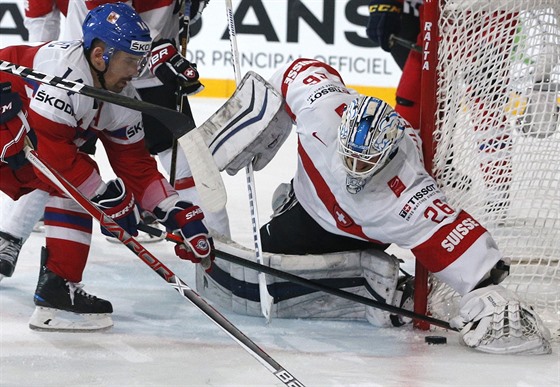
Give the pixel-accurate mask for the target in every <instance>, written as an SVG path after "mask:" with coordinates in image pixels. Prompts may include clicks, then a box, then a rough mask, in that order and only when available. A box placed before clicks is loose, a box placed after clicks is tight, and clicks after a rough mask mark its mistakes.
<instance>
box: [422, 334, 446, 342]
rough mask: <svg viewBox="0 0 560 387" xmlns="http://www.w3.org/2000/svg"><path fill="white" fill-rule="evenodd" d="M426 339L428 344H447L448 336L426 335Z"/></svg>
mask: <svg viewBox="0 0 560 387" xmlns="http://www.w3.org/2000/svg"><path fill="white" fill-rule="evenodd" d="M424 341H425V342H426V343H428V344H447V337H443V336H426V337H425V338H424Z"/></svg>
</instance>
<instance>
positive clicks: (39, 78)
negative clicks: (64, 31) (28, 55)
mask: <svg viewBox="0 0 560 387" xmlns="http://www.w3.org/2000/svg"><path fill="white" fill-rule="evenodd" d="M0 71H4V72H7V73H10V74H13V75H16V76H19V77H22V78H25V79H30V80H32V81H36V82H41V83H44V84H47V85H50V86H54V87H58V88H59V89H64V90H68V91H70V92H72V93H77V94H81V95H85V96H88V97H91V98H95V99H97V100H100V101H104V102H109V103H113V104H115V105H119V106H123V107H126V108H129V109H132V110H137V111H140V112H143V113H146V114H149V115H151V116H152V117H154V118H155V119H157V120H158V121H160V122H161V123H162V124H163V125H164V126H165V127H167V129H168V130H169V131H170V132H171V133H172V134H173V136H174V137H175V138H176V139H178V143H179V145H180V146H181V147H182V148H183V150H184V152H185V155H186V157H187V160H188V162H189V166H190V167H191V172H192V174H193V178H194V180H195V182H196V186H197V189H198V190H199V192H200V198H201V200H202V202H203V207H204V208H205V209H206V210H207V211H210V212H212V211H217V210H219V209H221V208H224V207H225V205H226V200H227V195H226V190H225V187H224V182H223V181H222V177H221V175H220V171H219V170H218V167H217V166H216V163H215V162H214V159H213V158H212V155H211V154H210V151H209V150H208V147H207V146H206V144H205V143H204V139H203V138H202V136H201V135H200V133H199V132H198V131H197V130H193V129H195V128H196V125H195V123H194V120H193V118H192V115H190V116H187V115H185V114H183V113H180V112H178V111H175V110H171V109H168V108H165V107H162V106H158V105H154V104H151V103H148V102H144V101H139V100H137V99H134V98H129V97H125V96H123V95H119V94H116V93H112V92H110V91H107V90H103V89H98V88H95V87H92V86H88V85H84V84H83V83H78V82H74V81H70V80H68V79H65V78H62V77H56V76H53V75H49V74H44V73H41V72H39V71H36V70H34V69H31V68H28V67H25V66H20V65H17V64H14V63H10V62H7V61H5V60H0Z"/></svg>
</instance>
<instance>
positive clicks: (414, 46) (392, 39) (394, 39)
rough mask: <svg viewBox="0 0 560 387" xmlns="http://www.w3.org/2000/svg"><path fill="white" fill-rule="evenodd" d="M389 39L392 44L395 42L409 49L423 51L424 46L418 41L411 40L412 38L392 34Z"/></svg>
mask: <svg viewBox="0 0 560 387" xmlns="http://www.w3.org/2000/svg"><path fill="white" fill-rule="evenodd" d="M389 41H390V42H391V46H393V45H394V44H395V43H397V44H398V45H400V46H403V47H405V48H408V49H409V50H412V51H416V52H419V53H422V47H420V46H419V45H417V44H416V43H413V42H411V41H410V40H406V39H403V38H399V37H398V36H396V35H391V36H389Z"/></svg>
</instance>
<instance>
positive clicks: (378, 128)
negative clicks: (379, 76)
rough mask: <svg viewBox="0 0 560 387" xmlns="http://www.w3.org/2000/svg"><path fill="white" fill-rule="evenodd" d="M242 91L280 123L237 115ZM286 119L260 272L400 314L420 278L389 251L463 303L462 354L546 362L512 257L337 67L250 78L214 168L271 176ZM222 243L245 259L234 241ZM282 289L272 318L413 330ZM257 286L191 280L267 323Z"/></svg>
mask: <svg viewBox="0 0 560 387" xmlns="http://www.w3.org/2000/svg"><path fill="white" fill-rule="evenodd" d="M256 90H259V91H256ZM245 93H247V95H251V96H253V100H251V105H252V106H254V108H253V109H252V110H253V114H254V115H255V116H259V117H262V116H263V115H264V114H263V113H262V112H263V111H265V110H266V111H272V112H273V113H271V115H272V117H273V118H272V121H271V123H270V124H269V123H268V122H266V121H265V122H261V123H260V124H248V123H249V122H253V123H254V122H257V121H258V120H256V119H252V120H251V119H249V118H247V119H246V120H245V119H241V115H242V114H243V115H246V116H250V115H251V113H248V110H251V109H248V108H247V106H248V104H249V102H245V103H244V104H243V101H249V100H250V99H249V98H240V95H243V94H245ZM259 95H260V97H259ZM255 96H257V97H255ZM274 96H278V97H277V98H273V97H274ZM265 97H266V98H265ZM267 100H268V101H269V102H268V104H267V103H266V102H265V103H262V105H261V104H259V103H258V101H267ZM265 105H266V106H265ZM288 118H289V119H288ZM292 122H293V123H294V124H295V125H296V132H297V136H298V149H297V156H298V164H297V170H296V172H295V176H294V178H293V181H292V183H291V184H290V185H282V186H281V187H280V189H279V190H277V193H276V196H275V198H274V200H273V202H274V203H273V207H274V213H273V216H272V220H271V221H270V222H269V223H267V224H266V225H264V226H263V227H262V228H261V230H260V234H261V239H262V245H263V251H265V252H268V253H267V254H265V262H266V261H268V264H269V265H270V266H273V267H276V268H279V269H282V270H286V271H289V272H292V273H295V274H298V275H302V276H304V277H307V278H315V279H321V280H324V281H329V283H330V284H331V286H337V287H346V288H349V290H350V291H354V292H358V293H361V294H362V295H363V294H367V295H368V296H369V297H372V298H375V299H376V300H378V301H383V302H386V303H388V304H393V305H397V306H401V307H405V308H406V307H410V306H411V305H410V298H411V291H410V284H411V282H412V281H411V279H410V278H406V277H405V278H399V262H398V260H397V259H395V258H394V257H393V256H390V255H388V254H386V253H385V252H384V250H385V248H386V247H387V246H388V245H389V244H391V243H394V244H396V245H398V246H400V247H402V248H405V249H410V250H411V251H412V252H413V254H414V255H415V257H416V258H417V259H418V261H420V262H421V263H422V264H423V265H424V266H425V267H427V268H428V269H429V270H430V271H431V272H432V273H434V274H435V275H436V276H437V277H438V278H439V279H440V280H442V281H444V282H446V283H447V284H448V285H450V286H451V287H453V288H454V289H455V290H456V291H457V292H459V293H460V294H461V295H462V296H463V297H462V300H461V307H460V311H459V315H458V316H457V317H455V318H454V319H453V320H452V322H451V324H452V326H454V327H457V328H460V329H461V338H462V342H463V343H464V344H466V345H467V346H469V347H472V348H474V349H477V350H480V351H483V352H490V353H523V354H542V353H550V351H551V349H550V344H549V338H550V333H549V332H548V329H547V328H546V327H544V326H543V324H542V321H541V320H540V318H539V316H537V314H536V313H535V312H534V311H533V310H532V309H531V308H530V307H529V306H527V305H525V304H524V303H523V302H522V301H520V300H519V299H518V297H517V296H516V295H515V294H514V293H513V292H511V291H508V290H506V289H505V288H504V287H502V286H500V285H499V283H500V282H501V281H502V280H503V279H504V278H505V277H506V276H507V275H508V269H509V267H508V263H509V262H508V259H507V258H505V257H503V256H502V253H501V252H500V251H499V249H498V247H497V246H496V243H495V242H494V240H493V238H492V236H491V235H490V234H489V233H488V231H487V230H486V229H485V228H484V227H483V226H482V225H481V224H479V223H478V222H477V220H476V219H475V218H473V217H472V216H471V215H470V214H468V213H467V212H466V211H464V210H461V209H455V208H452V207H451V206H450V205H449V204H448V203H447V199H446V197H445V196H444V194H443V193H442V192H441V191H440V190H439V188H438V187H437V185H436V183H435V181H434V180H433V179H432V177H431V176H430V175H429V174H428V173H427V172H426V170H425V169H424V167H423V162H422V156H421V151H420V146H421V141H420V139H419V138H418V136H417V134H416V133H415V131H414V130H412V128H411V127H410V126H409V125H408V123H407V122H406V121H405V120H403V119H402V118H401V117H400V116H399V115H398V114H397V113H396V112H395V111H394V110H393V109H392V108H391V107H390V106H389V105H387V104H386V103H384V102H383V101H381V100H379V99H377V98H374V97H368V96H363V95H359V94H358V93H357V92H356V91H354V90H352V89H349V88H347V87H346V86H345V85H344V83H343V80H342V79H341V77H340V75H339V74H338V72H337V71H336V70H335V69H333V68H332V67H330V66H328V65H327V64H325V63H322V62H319V61H317V60H313V59H298V60H296V61H294V62H293V63H290V64H288V65H286V66H285V67H284V68H281V69H280V70H278V71H277V72H276V73H275V75H274V76H273V77H272V79H271V80H270V84H267V83H266V82H264V81H262V80H260V79H259V77H258V76H256V75H255V74H251V73H249V74H248V75H247V76H246V77H245V78H244V81H243V82H242V83H241V84H240V87H239V88H238V90H237V91H236V93H235V94H234V96H233V97H232V98H231V99H230V101H228V102H227V103H226V104H225V105H224V107H223V108H221V109H220V110H219V111H218V112H217V113H216V114H215V115H214V116H213V117H211V118H210V119H209V121H207V122H206V123H205V124H204V125H203V126H202V128H203V129H204V130H205V131H206V135H207V141H208V144H209V145H210V148H211V149H212V151H213V153H214V155H215V159H216V160H217V162H218V165H219V167H220V168H222V169H226V170H227V171H228V172H229V173H230V174H233V173H236V172H237V171H238V170H239V169H241V168H242V167H243V166H244V165H245V164H244V163H246V162H249V161H250V160H254V161H253V162H254V164H255V170H259V169H261V168H263V167H264V164H266V160H269V159H270V158H271V157H272V156H273V155H274V154H275V152H276V150H277V149H278V147H279V146H280V144H281V143H282V142H283V140H284V139H285V138H286V136H287V133H288V132H289V131H290V129H291V127H292ZM256 126H259V127H260V129H259V130H257V129H256V128H255V127H256ZM239 133H244V134H245V136H242V135H239ZM220 138H222V139H229V143H230V145H229V147H230V148H229V149H227V150H226V149H224V148H225V145H224V146H217V144H226V143H227V141H222V140H220ZM244 140H245V141H246V143H245V145H246V146H245V147H243V144H242V143H243V141H244ZM233 148H237V152H235V151H234V150H233ZM228 160H232V161H231V162H228ZM217 244H218V247H219V248H220V249H221V250H224V251H228V252H234V253H236V254H238V255H243V256H245V257H249V258H250V257H251V254H250V253H249V252H248V251H246V250H243V248H241V247H239V246H236V245H235V244H233V243H232V242H231V241H225V242H224V241H218V242H217ZM218 258H219V255H218ZM274 281H275V280H274V279H273V278H268V279H267V288H268V290H269V292H270V293H271V295H272V296H273V297H274V300H275V303H274V305H273V309H272V315H273V316H276V317H321V318H324V317H329V318H354V319H356V318H366V319H367V320H368V321H370V322H371V323H372V324H374V325H376V326H393V325H401V324H403V323H404V322H406V321H403V320H402V319H399V318H397V317H396V316H393V315H390V314H389V313H388V312H385V311H381V310H377V309H375V308H371V307H363V306H353V305H348V303H347V302H343V301H339V300H336V299H335V297H331V296H328V295H322V294H315V293H312V292H310V291H308V290H306V289H301V288H300V287H298V286H297V285H292V284H289V283H286V282H277V283H275V282H274ZM257 282H258V281H257V274H256V273H255V272H254V271H252V270H248V269H242V268H238V267H235V266H233V265H229V264H228V263H224V261H221V260H219V259H217V260H216V265H215V267H214V269H213V270H212V271H211V272H210V273H205V272H204V271H203V270H200V269H197V287H198V291H199V292H201V294H203V295H204V296H206V297H208V298H210V299H212V300H213V301H215V302H217V303H219V304H221V305H222V306H227V307H229V308H230V309H232V310H234V311H237V312H241V313H246V314H252V315H259V314H260V313H259V311H260V309H259V292H258V289H257V288H258V285H257ZM360 308H361V309H360Z"/></svg>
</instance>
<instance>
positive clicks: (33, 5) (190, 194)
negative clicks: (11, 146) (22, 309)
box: [0, 0, 230, 280]
mask: <svg viewBox="0 0 560 387" xmlns="http://www.w3.org/2000/svg"><path fill="white" fill-rule="evenodd" d="M115 2H116V1H114V0H94V1H84V0H74V1H71V2H69V3H67V4H63V3H64V2H62V1H60V2H57V4H58V5H59V7H60V9H61V11H62V12H63V14H64V15H66V16H67V17H66V22H65V26H64V33H63V39H64V40H74V39H80V38H81V37H82V22H83V20H84V18H85V16H86V14H87V13H88V11H90V10H91V9H93V8H95V7H96V6H99V5H101V4H105V3H115ZM207 2H208V1H207V0H194V1H191V3H192V4H191V8H190V12H191V13H190V15H191V23H195V22H196V21H197V20H198V19H200V17H201V14H202V12H203V10H204V8H205V7H206V4H207ZM183 3H184V2H183V1H174V0H142V1H127V2H126V4H128V5H130V6H132V7H133V8H135V9H136V11H137V12H138V13H139V15H140V17H141V18H142V20H143V21H145V22H146V24H147V25H148V26H149V27H150V34H151V36H152V39H153V40H154V41H156V43H154V47H153V48H154V53H155V57H157V58H158V60H157V61H153V63H152V66H151V67H152V70H153V72H154V73H155V75H154V74H152V73H151V72H150V71H144V72H143V73H142V74H141V75H140V76H139V77H136V78H135V79H134V80H133V81H132V84H133V86H134V87H135V88H136V89H137V90H138V92H139V94H140V97H141V98H142V99H143V100H144V101H146V102H151V103H155V104H157V105H160V106H164V107H168V108H171V109H175V108H176V102H177V101H176V99H177V98H176V95H175V93H176V91H177V83H178V82H181V81H183V82H186V83H188V84H189V87H188V90H187V93H189V92H190V93H195V92H196V91H198V90H199V89H202V85H201V84H200V82H198V81H197V80H198V73H197V72H196V67H193V66H192V65H191V63H189V62H188V61H187V60H185V59H184V58H182V57H181V55H180V54H179V53H177V50H176V49H175V47H174V46H173V45H172V44H171V41H173V40H175V41H176V40H177V38H178V34H179V14H180V13H181V12H182V11H183V9H182V7H183V6H184V4H183ZM29 6H30V8H29V9H30V11H31V13H30V14H29V13H28V14H26V15H28V19H30V20H29V23H31V25H32V26H33V32H34V33H33V35H30V38H33V39H40V40H54V39H57V38H58V32H59V28H54V27H55V24H54V22H53V21H52V18H53V17H54V16H55V15H56V12H55V10H53V11H52V12H47V11H48V9H49V8H52V7H53V4H50V5H48V6H47V4H44V3H42V2H38V1H32V2H30V3H29ZM31 16H41V17H37V18H31ZM32 19H35V20H32ZM26 20H27V19H26ZM47 21H48V22H47ZM41 25H43V27H44V28H42V29H41V28H38V26H41ZM56 27H58V25H56ZM163 51H165V52H166V53H167V54H166V55H159V53H161V52H163ZM170 62H172V63H173V64H171V63H170ZM184 74H193V75H192V76H190V77H191V78H189V79H187V78H186V76H185V75H184ZM156 75H157V76H156ZM159 78H161V79H159ZM143 125H144V131H145V141H146V145H147V147H148V150H149V151H150V153H151V154H154V155H157V156H158V157H159V159H160V162H161V165H162V166H163V167H164V169H165V170H166V171H167V172H168V173H169V172H170V169H171V162H172V161H171V159H172V147H171V146H172V140H173V137H172V135H171V133H170V132H169V131H168V130H167V129H166V128H164V127H162V125H161V123H160V122H159V121H158V120H156V119H155V118H153V117H151V116H150V115H147V114H143ZM91 143H92V142H91V141H90V142H88V143H87V145H89V144H91ZM90 148H91V146H90ZM82 150H83V149H82ZM87 153H90V154H93V152H92V151H87ZM176 157H177V159H176V172H175V175H176V179H175V184H174V188H175V189H176V190H177V192H178V193H179V195H180V197H181V198H182V199H183V200H187V201H189V202H192V203H197V204H199V203H200V197H199V195H198V192H197V190H196V187H195V185H194V180H193V178H192V173H191V171H190V168H189V165H188V163H187V160H186V157H185V155H184V153H183V151H182V149H181V148H178V149H177V156H176ZM47 200H48V194H47V193H46V192H44V191H41V190H35V191H33V192H31V193H29V194H27V195H25V196H23V197H21V198H20V199H19V200H18V201H17V202H15V203H14V202H11V201H8V200H5V201H3V203H2V211H3V213H4V214H9V216H6V217H5V218H3V219H1V220H0V280H1V279H2V278H3V277H4V276H6V277H11V276H12V275H13V272H14V269H15V266H16V263H17V259H18V256H19V252H20V250H21V248H22V246H23V244H24V243H25V241H26V240H27V238H28V237H29V235H30V234H31V232H32V230H33V226H34V225H35V224H36V222H37V221H38V220H39V219H40V218H41V217H42V215H43V210H44V207H45V203H46V202H47ZM205 214H206V218H205V223H206V224H207V226H208V227H209V228H210V229H211V230H212V232H213V233H215V234H221V235H225V236H227V237H229V236H230V230H229V219H228V215H227V211H226V209H223V210H221V211H217V212H209V211H206V212H205ZM156 224H157V223H156ZM142 235H145V234H142ZM108 239H109V240H115V239H114V238H112V237H108ZM140 240H141V242H143V243H146V242H151V241H156V240H158V239H154V237H150V236H148V239H140ZM115 241H116V240H115ZM2 262H4V264H2ZM3 268H5V269H3Z"/></svg>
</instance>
